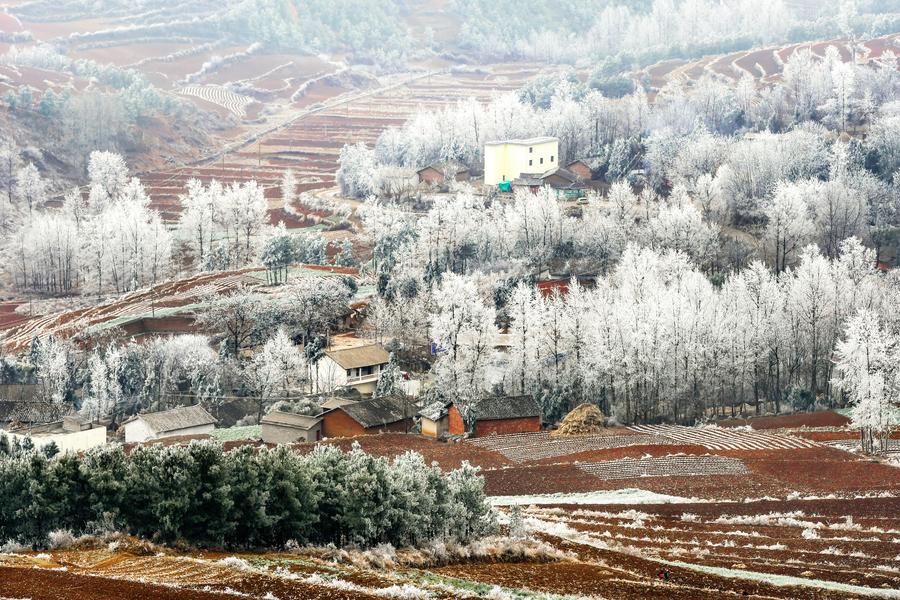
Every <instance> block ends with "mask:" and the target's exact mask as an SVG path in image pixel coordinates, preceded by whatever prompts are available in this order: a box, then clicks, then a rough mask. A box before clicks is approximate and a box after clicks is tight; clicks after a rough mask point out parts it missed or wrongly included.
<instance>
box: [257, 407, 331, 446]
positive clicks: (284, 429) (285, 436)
mask: <svg viewBox="0 0 900 600" xmlns="http://www.w3.org/2000/svg"><path fill="white" fill-rule="evenodd" d="M260 425H261V429H262V440H263V441H264V442H265V443H267V444H293V443H294V442H316V441H319V440H320V439H322V417H321V416H315V417H312V416H309V415H298V414H295V413H289V412H283V411H280V410H273V411H272V412H270V413H269V414H267V415H266V416H264V417H263V418H262V421H260Z"/></svg>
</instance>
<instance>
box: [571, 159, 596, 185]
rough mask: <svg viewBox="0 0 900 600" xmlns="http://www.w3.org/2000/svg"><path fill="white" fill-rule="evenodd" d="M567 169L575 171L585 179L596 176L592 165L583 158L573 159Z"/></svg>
mask: <svg viewBox="0 0 900 600" xmlns="http://www.w3.org/2000/svg"><path fill="white" fill-rule="evenodd" d="M566 170H567V171H569V172H571V173H574V174H575V175H576V176H577V177H578V178H579V179H581V180H583V181H590V180H591V179H593V178H594V172H593V170H592V169H591V165H589V164H588V163H586V162H585V161H583V160H573V161H572V162H570V163H569V164H567V165H566Z"/></svg>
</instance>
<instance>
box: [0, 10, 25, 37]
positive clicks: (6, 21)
mask: <svg viewBox="0 0 900 600" xmlns="http://www.w3.org/2000/svg"><path fill="white" fill-rule="evenodd" d="M0 31H3V32H6V33H16V32H19V31H22V23H21V22H20V21H19V19H17V18H16V17H15V16H14V15H11V14H9V13H5V12H0Z"/></svg>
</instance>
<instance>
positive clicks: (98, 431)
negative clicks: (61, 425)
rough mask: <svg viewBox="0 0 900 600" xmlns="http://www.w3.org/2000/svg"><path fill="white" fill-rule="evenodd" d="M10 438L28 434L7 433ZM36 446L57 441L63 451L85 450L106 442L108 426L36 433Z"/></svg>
mask: <svg viewBox="0 0 900 600" xmlns="http://www.w3.org/2000/svg"><path fill="white" fill-rule="evenodd" d="M7 437H9V438H10V440H15V439H18V440H20V441H22V440H24V439H25V438H26V437H27V436H24V435H19V434H16V433H7ZM31 441H32V443H33V444H34V447H35V448H43V447H44V446H47V445H48V444H50V442H55V443H56V447H57V448H59V451H60V452H61V453H65V452H84V451H85V450H89V449H91V448H96V447H97V446H102V445H104V444H105V443H106V427H94V428H93V429H85V430H84V431H73V432H69V433H49V434H41V435H35V436H33V437H32V438H31Z"/></svg>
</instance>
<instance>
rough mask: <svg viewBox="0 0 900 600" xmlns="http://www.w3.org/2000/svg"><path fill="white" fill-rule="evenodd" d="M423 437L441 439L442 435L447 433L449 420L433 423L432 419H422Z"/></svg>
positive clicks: (444, 419) (445, 418)
mask: <svg viewBox="0 0 900 600" xmlns="http://www.w3.org/2000/svg"><path fill="white" fill-rule="evenodd" d="M421 424H422V435H424V436H427V437H433V438H436V437H440V436H441V435H442V434H444V433H447V427H448V419H447V417H444V418H443V419H439V420H437V421H432V420H431V419H426V418H425V417H422V420H421Z"/></svg>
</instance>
